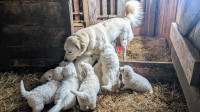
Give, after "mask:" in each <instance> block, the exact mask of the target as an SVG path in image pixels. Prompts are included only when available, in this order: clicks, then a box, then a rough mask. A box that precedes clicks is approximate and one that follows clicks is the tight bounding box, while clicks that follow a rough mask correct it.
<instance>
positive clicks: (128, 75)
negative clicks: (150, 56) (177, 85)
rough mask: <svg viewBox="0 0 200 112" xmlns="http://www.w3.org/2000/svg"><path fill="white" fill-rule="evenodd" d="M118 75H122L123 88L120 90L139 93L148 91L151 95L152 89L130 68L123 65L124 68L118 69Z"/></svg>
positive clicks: (145, 80) (147, 82) (143, 78)
mask: <svg viewBox="0 0 200 112" xmlns="http://www.w3.org/2000/svg"><path fill="white" fill-rule="evenodd" d="M119 71H120V73H121V74H122V83H123V84H124V87H123V88H122V89H132V90H136V91H140V92H145V91H149V93H153V89H152V86H151V84H150V83H149V81H148V80H147V79H146V78H145V77H143V76H141V75H139V74H137V73H135V72H134V71H133V69H132V67H131V66H129V65H125V66H124V67H120V69H119Z"/></svg>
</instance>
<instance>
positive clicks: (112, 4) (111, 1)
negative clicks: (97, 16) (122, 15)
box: [110, 0, 115, 15]
mask: <svg viewBox="0 0 200 112" xmlns="http://www.w3.org/2000/svg"><path fill="white" fill-rule="evenodd" d="M110 14H111V15H114V14H115V0H110Z"/></svg>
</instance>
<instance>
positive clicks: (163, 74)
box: [120, 61, 178, 83]
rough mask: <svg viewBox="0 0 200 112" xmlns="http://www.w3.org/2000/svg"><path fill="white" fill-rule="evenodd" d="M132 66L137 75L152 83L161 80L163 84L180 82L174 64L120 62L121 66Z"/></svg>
mask: <svg viewBox="0 0 200 112" xmlns="http://www.w3.org/2000/svg"><path fill="white" fill-rule="evenodd" d="M124 65H130V66H132V67H133V70H134V71H135V72H136V73H139V74H141V75H143V76H144V77H146V78H148V79H149V80H151V81H156V80H159V81H161V82H168V83H170V82H171V83H173V81H174V80H178V79H177V76H176V72H175V70H174V67H173V64H172V63H170V62H168V63H167V62H147V61H132V62H124V61H121V62H120V66H124Z"/></svg>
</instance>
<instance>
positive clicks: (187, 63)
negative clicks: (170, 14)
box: [170, 23, 200, 86]
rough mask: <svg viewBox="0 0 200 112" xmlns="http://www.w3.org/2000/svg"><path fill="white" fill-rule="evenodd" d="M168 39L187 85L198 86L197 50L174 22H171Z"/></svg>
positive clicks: (198, 65) (198, 61)
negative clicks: (177, 58) (175, 53)
mask: <svg viewBox="0 0 200 112" xmlns="http://www.w3.org/2000/svg"><path fill="white" fill-rule="evenodd" d="M170 39H171V41H172V44H173V47H174V48H175V51H176V52H177V55H178V57H179V60H180V63H181V66H182V67H183V71H184V72H185V74H186V76H185V77H186V78H187V81H188V83H189V85H192V86H198V85H199V84H200V69H199V68H200V55H199V53H198V51H197V50H196V49H195V48H194V46H193V45H192V44H191V42H190V41H189V40H187V39H186V38H183V37H182V35H181V34H180V33H179V31H178V29H177V24H176V23H172V26H171V32H170Z"/></svg>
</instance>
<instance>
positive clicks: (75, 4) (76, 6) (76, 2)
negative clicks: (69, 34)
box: [74, 0, 80, 20]
mask: <svg viewBox="0 0 200 112" xmlns="http://www.w3.org/2000/svg"><path fill="white" fill-rule="evenodd" d="M74 12H75V13H79V12H80V11H79V0H74ZM75 20H80V15H75Z"/></svg>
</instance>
